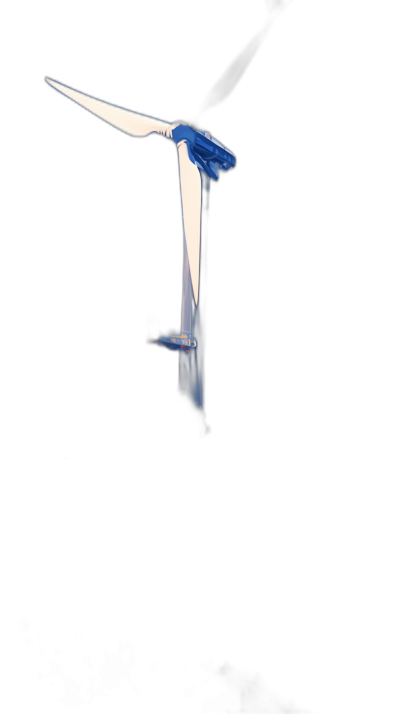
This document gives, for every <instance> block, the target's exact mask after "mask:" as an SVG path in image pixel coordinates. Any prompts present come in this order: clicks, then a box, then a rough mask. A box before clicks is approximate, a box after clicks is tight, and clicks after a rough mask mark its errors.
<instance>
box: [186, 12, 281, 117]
mask: <svg viewBox="0 0 400 714" xmlns="http://www.w3.org/2000/svg"><path fill="white" fill-rule="evenodd" d="M292 1H293V0H282V2H280V3H279V5H277V6H275V8H274V10H273V11H272V12H271V14H270V16H269V18H268V20H267V21H266V22H265V23H264V25H262V27H261V28H260V29H259V30H257V32H256V33H255V35H253V37H252V38H251V40H250V41H249V42H248V43H247V45H246V46H245V47H244V48H243V49H242V51H241V52H240V53H239V54H238V55H237V57H235V59H234V60H233V62H232V63H231V64H230V65H229V67H228V69H227V70H226V71H225V72H224V74H223V75H222V77H220V78H219V80H218V82H217V83H216V84H215V85H214V86H213V88H212V89H211V90H210V92H209V93H208V94H207V96H206V97H205V98H204V99H203V101H202V103H201V104H200V106H199V107H198V108H197V110H196V112H195V114H194V116H193V117H192V118H191V119H189V122H188V124H189V126H191V127H192V129H194V130H195V129H196V128H197V125H198V124H197V120H198V118H199V116H200V114H202V113H203V112H204V111H205V110H206V109H208V108H209V107H213V106H215V105H216V104H220V103H221V102H223V101H224V100H225V99H227V97H229V95H230V94H231V92H233V90H234V89H235V87H236V85H237V84H238V82H239V81H240V80H241V78H242V77H243V75H244V73H245V71H246V69H247V67H248V66H249V64H250V63H251V61H252V60H253V59H254V57H255V55H256V54H257V52H258V50H259V49H260V47H261V45H262V43H263V42H264V40H265V38H266V37H267V35H268V34H269V32H270V30H271V29H272V27H273V26H274V24H275V22H276V20H277V19H278V18H279V17H280V16H281V15H282V14H283V13H284V12H285V10H286V9H287V8H288V7H289V5H290V4H291V3H292Z"/></svg>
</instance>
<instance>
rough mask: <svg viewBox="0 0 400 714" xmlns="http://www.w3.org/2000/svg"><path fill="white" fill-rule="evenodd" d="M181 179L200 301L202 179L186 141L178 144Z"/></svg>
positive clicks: (195, 292) (193, 274)
mask: <svg viewBox="0 0 400 714" xmlns="http://www.w3.org/2000/svg"><path fill="white" fill-rule="evenodd" d="M178 157H179V177H180V182H181V196H182V214H183V228H184V231H185V239H186V248H187V253H188V258H189V268H190V277H191V279H192V286H193V297H194V301H195V303H196V305H197V303H198V301H199V277H200V232H201V177H200V171H199V170H198V168H197V166H196V165H195V164H193V163H192V162H191V160H190V158H189V154H188V147H187V143H186V141H182V142H180V143H179V144H178Z"/></svg>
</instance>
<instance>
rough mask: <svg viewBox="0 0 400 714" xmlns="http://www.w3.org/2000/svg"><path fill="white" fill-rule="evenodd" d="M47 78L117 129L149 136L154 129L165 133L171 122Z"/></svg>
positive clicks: (66, 94)
mask: <svg viewBox="0 0 400 714" xmlns="http://www.w3.org/2000/svg"><path fill="white" fill-rule="evenodd" d="M45 80H46V82H47V84H49V85H50V86H51V87H54V89H57V90H58V91H59V92H61V94H64V95H65V96H66V97H69V99H72V100H73V101H74V102H76V103H77V104H80V105H81V107H84V108H85V109H87V110H88V111H89V112H92V114H95V115H96V116H97V117H100V119H103V120H104V121H106V122H108V124H111V126H115V127H116V129H120V130H121V131H124V132H125V133H126V134H130V135H131V136H147V135H148V134H151V133H152V132H153V131H156V132H158V133H160V134H165V133H166V131H167V129H168V128H169V126H170V124H169V122H166V121H162V120H161V119H154V117H147V116H145V114H138V112H131V111H130V110H129V109H123V108H122V107H117V106H116V105H115V104H109V103H108V102H103V101H102V100H101V99H95V97H90V96H89V94H84V93H83V92H78V90H77V89H72V87H67V86H66V85H65V84H61V82H56V81H55V80H54V79H50V78H49V77H45Z"/></svg>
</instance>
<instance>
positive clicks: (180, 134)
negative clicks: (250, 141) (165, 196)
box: [172, 124, 236, 181]
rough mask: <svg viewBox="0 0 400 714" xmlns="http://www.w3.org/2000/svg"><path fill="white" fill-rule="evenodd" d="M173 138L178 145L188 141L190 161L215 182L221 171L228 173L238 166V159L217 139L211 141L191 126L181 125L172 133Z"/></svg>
mask: <svg viewBox="0 0 400 714" xmlns="http://www.w3.org/2000/svg"><path fill="white" fill-rule="evenodd" d="M172 138H173V140H174V141H175V143H176V144H178V143H179V142H180V141H183V140H185V141H187V142H188V153H189V158H190V160H191V161H192V162H193V163H197V164H198V165H199V166H200V168H201V169H203V171H205V172H206V173H207V174H208V176H209V177H210V178H212V179H214V180H215V181H218V173H217V171H218V170H219V169H222V170H223V171H228V169H230V168H233V166H235V164H236V159H235V157H234V155H233V154H231V153H230V151H228V150H227V149H225V147H224V146H221V144H220V143H219V142H217V141H216V140H215V139H212V138H210V139H209V138H208V137H207V136H206V135H205V134H203V133H202V132H201V131H196V130H195V129H192V127H191V126H187V125H186V124H179V125H178V126H177V127H175V129H174V130H173V131H172Z"/></svg>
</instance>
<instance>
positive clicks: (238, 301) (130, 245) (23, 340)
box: [12, 0, 352, 711]
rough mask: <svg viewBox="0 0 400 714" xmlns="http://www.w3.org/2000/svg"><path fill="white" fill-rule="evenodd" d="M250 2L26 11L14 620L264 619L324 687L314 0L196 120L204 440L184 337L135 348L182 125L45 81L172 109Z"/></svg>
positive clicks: (345, 432)
mask: <svg viewBox="0 0 400 714" xmlns="http://www.w3.org/2000/svg"><path fill="white" fill-rule="evenodd" d="M235 7H236V6H235ZM264 18H265V10H264V7H263V3H262V2H252V3H246V5H245V8H244V7H242V6H237V7H236V9H235V8H233V6H231V4H230V3H220V4H218V6H215V5H213V4H207V3H205V4H203V5H202V6H190V7H189V6H178V5H175V6H174V5H173V6H167V4H159V5H154V4H150V3H149V4H148V5H147V6H146V8H145V9H143V8H140V9H138V10H135V11H133V10H131V9H129V11H128V9H127V8H126V7H120V8H118V7H117V6H115V7H113V8H110V9H108V11H105V12H102V11H101V10H99V9H97V10H96V11H95V12H94V11H93V12H92V11H82V10H80V9H71V8H69V7H65V8H64V9H62V10H53V11H52V12H51V13H49V14H45V13H43V14H42V15H41V16H40V18H39V19H38V18H37V17H35V19H34V22H33V28H34V30H35V32H34V33H33V35H34V39H33V37H32V38H31V41H30V43H28V44H27V45H26V47H25V48H24V50H23V52H24V53H25V54H26V60H27V61H26V63H25V66H26V70H25V75H24V82H25V87H24V89H23V83H22V82H21V84H20V101H21V105H23V107H24V112H25V114H24V115H23V116H26V117H28V116H29V121H30V124H29V127H30V131H29V132H28V134H29V136H27V132H26V127H25V131H24V133H23V138H24V139H25V140H26V141H25V143H24V145H26V149H24V160H25V166H27V170H26V171H25V173H24V178H23V186H22V192H23V195H24V202H23V204H21V202H19V205H20V206H21V205H23V208H20V209H19V211H18V214H17V215H16V229H15V234H16V241H15V245H16V252H17V254H18V271H17V276H16V277H17V279H16V281H15V298H14V303H13V304H14V307H15V309H16V311H17V313H18V316H19V317H18V334H17V340H16V341H15V344H16V345H18V349H16V359H15V370H16V374H17V376H16V378H15V380H14V383H15V400H14V406H13V411H12V419H13V424H14V425H15V430H14V433H15V434H16V435H17V444H16V448H15V462H16V468H17V470H18V474H19V475H18V478H17V489H16V490H17V492H18V496H17V505H18V515H19V518H18V527H17V528H16V542H18V544H19V545H20V553H21V558H20V560H18V564H17V568H18V572H19V578H20V580H19V581H18V583H19V582H20V583H21V584H20V586H19V595H20V603H21V604H20V619H19V621H18V622H25V623H28V625H25V628H27V629H28V630H29V627H30V628H31V630H32V631H33V630H35V627H36V630H35V631H40V632H42V633H43V632H47V636H48V637H50V639H51V638H52V639H51V642H53V643H54V642H55V641H56V640H57V637H58V640H59V645H58V646H59V651H60V652H61V651H64V652H66V651H68V652H69V651H70V650H69V649H68V648H69V647H73V645H71V644H67V642H68V643H70V639H71V638H72V634H71V633H72V632H73V631H75V630H76V631H77V632H82V631H83V630H85V631H87V630H90V632H91V633H92V636H93V637H94V639H93V642H95V643H96V642H97V645H96V644H93V645H92V654H93V652H95V651H96V652H97V651H100V650H101V647H106V645H104V642H105V640H106V639H107V637H108V636H109V633H110V632H111V631H113V632H114V631H118V632H123V631H125V629H126V626H128V625H129V627H130V628H131V632H132V631H134V632H135V637H134V641H135V643H136V644H135V646H134V647H136V648H137V649H136V650H135V658H136V659H137V658H139V659H142V660H143V661H145V660H146V657H149V656H150V655H149V652H151V653H153V654H154V652H153V650H154V648H155V649H157V648H158V647H160V648H161V649H163V648H164V649H165V648H166V649H167V650H168V648H169V647H172V645H171V644H170V643H171V642H173V643H174V646H175V643H176V641H178V640H179V642H181V639H182V638H183V640H185V637H186V635H187V632H188V630H189V631H190V632H191V631H192V630H191V628H193V633H194V634H193V637H192V639H190V638H189V639H190V643H191V644H190V647H192V648H193V647H194V648H196V646H197V645H196V644H195V645H193V642H195V643H197V642H201V647H203V649H204V650H207V651H208V649H212V647H214V645H213V646H211V645H210V643H211V642H212V641H213V637H214V635H215V630H216V629H217V630H218V633H219V634H218V637H219V638H220V640H221V641H222V642H225V639H224V638H225V634H223V633H225V632H229V637H230V640H229V642H230V645H229V646H232V647H233V646H236V647H238V648H239V650H240V651H242V650H241V645H239V644H238V642H239V641H240V642H242V639H243V642H246V643H247V644H246V645H243V648H244V649H245V650H246V652H247V653H248V652H249V651H250V650H251V649H252V645H250V644H249V643H250V642H253V639H254V633H255V632H256V633H257V635H256V639H257V641H260V640H262V642H263V643H264V645H265V648H266V650H263V653H264V654H263V656H264V659H265V657H266V659H267V660H268V661H269V662H270V665H271V667H272V670H273V671H274V675H273V676H274V677H275V679H276V681H278V680H279V682H281V683H282V681H284V682H291V683H292V684H291V686H292V687H294V688H295V690H296V691H297V693H298V692H300V693H301V696H303V700H305V701H306V702H308V703H309V704H310V706H312V705H313V706H317V704H316V703H315V702H317V703H318V706H320V707H322V708H321V711H323V706H324V707H325V708H328V706H329V703H330V701H331V699H332V697H333V694H332V688H334V686H335V685H334V682H337V680H338V679H339V680H340V679H341V677H342V676H343V672H342V671H338V667H339V666H338V665H336V664H335V661H336V660H335V657H336V654H335V655H334V654H333V652H336V644H335V645H333V644H332V638H333V632H334V631H335V628H336V625H337V622H338V621H339V620H340V614H339V612H340V607H341V598H342V595H341V593H342V589H343V582H344V575H343V572H342V567H343V566H342V565H341V564H340V561H341V556H340V550H339V543H340V538H339V537H338V535H337V533H338V530H337V523H338V519H339V520H340V519H341V520H343V519H344V518H345V514H344V513H343V507H342V503H343V500H345V499H344V493H345V491H346V489H345V485H344V479H345V476H344V471H343V466H344V464H345V456H344V454H345V448H346V444H347V442H348V441H349V440H351V438H352V432H351V425H350V426H348V422H347V421H346V420H345V419H344V414H346V416H347V418H348V415H349V413H351V410H352V402H351V399H352V397H351V394H349V391H348V389H347V387H348V382H349V374H348V370H349V367H348V334H349V332H350V322H351V320H350V319H349V316H348V314H347V310H348V308H347V305H348V300H347V297H348V295H349V291H350V287H349V275H350V271H351V256H350V255H349V250H348V247H347V245H345V241H344V237H343V233H342V232H341V231H340V228H338V217H337V205H336V198H335V195H336V194H335V192H334V189H335V178H336V177H335V174H334V172H333V171H332V170H331V168H330V167H331V166H332V160H333V157H334V153H335V140H334V127H333V126H332V123H333V119H332V94H333V90H334V86H333V85H334V80H333V79H332V75H331V73H330V70H329V66H330V64H329V58H328V56H327V54H328V53H327V52H325V53H324V46H325V41H326V33H327V27H328V25H329V22H330V17H329V12H328V13H325V15H324V16H322V14H321V12H318V10H316V9H315V7H313V6H312V5H311V4H310V3H307V2H303V3H301V2H297V1H296V0H295V2H293V4H292V6H291V7H290V8H289V9H288V11H287V13H286V14H285V16H284V17H283V18H282V19H281V20H280V21H279V22H278V23H277V25H276V27H275V28H274V30H273V32H272V33H271V35H270V36H269V37H268V38H267V40H266V41H265V43H264V45H263V47H262V48H261V50H260V51H259V53H258V54H257V56H256V58H255V59H254V61H253V62H252V64H251V66H250V67H249V69H248V70H247V72H246V74H245V75H244V77H243V79H242V80H241V82H240V83H239V85H238V86H237V88H236V90H235V91H234V92H233V93H232V95H231V96H230V97H229V98H228V99H227V100H226V101H225V102H224V103H223V104H221V105H220V106H218V107H216V108H214V109H212V110H210V111H209V112H208V113H207V114H206V115H205V116H204V123H203V121H202V122H200V127H201V128H204V129H206V130H208V131H210V132H211V134H212V135H213V136H214V137H215V138H216V139H217V140H219V141H221V143H223V144H224V145H226V146H227V147H228V148H229V149H230V150H231V151H233V152H234V154H235V155H236V157H237V161H238V164H237V168H236V169H235V171H232V172H231V173H230V174H229V175H221V178H220V181H219V183H218V184H212V188H211V220H210V239H209V255H208V335H207V345H208V347H207V349H208V352H207V371H206V389H207V392H206V409H207V418H208V422H209V423H210V424H211V427H212V434H211V436H208V437H206V438H205V439H204V440H202V441H199V439H198V433H199V425H198V422H197V420H196V415H195V414H194V413H193V412H192V411H191V409H190V407H189V406H188V404H187V403H186V402H185V401H184V400H182V399H181V398H180V397H179V396H178V395H177V393H176V377H177V369H176V357H175V355H173V354H169V353H167V352H166V351H165V350H159V351H157V350H153V351H152V350H151V348H146V346H145V339H146V329H147V328H146V317H147V316H148V315H149V314H157V315H158V316H159V319H160V324H161V327H162V328H163V329H170V328H172V329H179V327H180V300H181V293H180V291H181V279H182V226H181V207H180V194H179V176H178V161H177V155H176V149H175V147H174V145H173V144H172V143H171V142H168V141H165V140H163V139H162V138H161V137H159V136H155V135H153V136H149V137H146V138H143V139H134V138H131V137H129V136H126V135H124V134H123V133H122V132H119V131H118V130H116V129H114V128H113V127H111V126H108V125H107V124H106V123H105V122H103V121H101V120H99V119H97V118H96V117H94V116H93V115H91V114H90V113H89V112H86V111H85V110H84V109H82V108H81V107H79V106H78V105H76V104H75V103H74V102H72V101H70V100H68V99H67V98H66V97H64V96H62V95H61V94H59V93H58V92H56V91H54V89H53V88H51V87H50V86H49V85H48V84H47V83H46V82H45V81H44V77H45V76H46V77H49V78H50V79H53V80H55V81H58V82H60V83H62V84H66V85H68V86H70V87H72V88H74V89H76V90H78V91H80V92H83V93H87V94H89V95H91V96H94V97H97V98H99V99H101V100H104V101H106V102H109V103H111V104H116V105H119V106H123V107H126V108H128V109H132V110H133V111H137V112H139V113H142V114H145V115H149V116H154V117H157V118H160V119H162V120H164V121H167V122H173V121H176V120H178V119H182V120H187V119H188V118H189V116H190V114H191V113H192V112H193V111H194V110H195V108H196V107H197V105H198V104H199V103H200V101H201V99H202V98H203V97H204V96H205V95H206V94H207V92H208V91H209V89H210V88H211V87H212V86H213V84H214V83H215V82H216V81H217V79H218V78H219V77H220V75H221V74H222V72H223V71H224V69H225V68H226V67H227V66H228V65H229V63H230V62H231V61H232V60H233V58H234V57H235V56H236V55H237V54H238V52H239V51H240V50H241V49H242V47H243V46H244V44H245V43H246V42H247V41H248V40H249V39H250V37H251V36H252V35H253V34H254V32H255V31H256V30H257V28H258V27H259V26H260V24H261V23H262V22H263V21H264ZM21 141H22V134H21ZM345 394H346V396H344V395H345ZM339 514H340V515H339ZM211 622H212V623H213V625H211V624H210V623H211ZM216 622H217V623H218V626H216ZM29 623H30V624H29ZM38 623H40V624H38ZM127 623H128V625H127ZM188 623H189V625H188ZM18 626H19V625H18ZM85 628H86V629H85ZM218 628H219V629H218ZM23 629H24V628H23V626H22V625H21V630H20V632H22V631H23ZM49 633H50V634H49ZM57 633H58V634H57ZM66 633H67V634H66ZM93 633H94V634H93ZM99 633H101V634H99ZM106 633H108V634H106ZM177 633H179V636H178V634H177ZM205 633H206V634H205ZM213 633H214V634H213ZM252 633H253V634H252ZM21 636H22V635H21ZM215 637H217V635H215ZM68 638H70V639H68ZM179 638H181V639H179ZM241 638H242V639H241ZM246 638H247V639H246ZM220 640H219V641H220ZM49 641H50V640H49ZM107 641H108V640H107ZM138 641H139V642H140V644H137V643H138ZM71 642H72V639H71ZM99 642H100V644H99ZM185 642H186V640H185ZM266 642H268V645H267V644H265V643H266ZM60 643H61V644H60ZM165 643H169V644H167V645H166V644H165ZM232 643H233V644H232ZM264 645H263V647H264ZM49 646H50V645H49ZM52 646H55V645H52ZM107 646H108V645H107ZM182 646H183V645H182ZM199 647H200V645H199ZM96 648H97V649H96ZM99 648H100V650H99ZM109 648H111V649H112V645H109ZM267 650H268V656H266V655H265V651H267ZM27 651H28V650H27ZM71 651H72V650H71ZM202 651H203V650H202ZM143 653H147V654H146V655H145V654H143ZM271 653H272V654H271ZM153 654H152V655H151V656H153ZM26 656H27V659H28V660H29V657H31V660H32V659H34V655H33V654H32V653H31V654H30V655H26ZM43 656H44V657H45V655H43ZM49 657H50V659H51V655H49ZM93 657H94V655H93ZM334 660H335V661H334ZM135 661H136V660H135ZM146 661H147V660H146ZM271 662H273V666H272V664H271ZM66 666H67V665H66ZM67 669H68V667H67ZM272 670H271V671H272ZM339 670H340V667H339ZM68 671H69V670H68ZM283 671H284V672H285V674H284V675H283V674H282V672H283ZM76 676H77V677H78V675H76ZM21 677H22V675H21ZM71 677H72V675H71ZM49 678H50V679H51V676H50V675H49ZM50 679H49V681H50ZM72 679H73V677H72ZM71 681H72V680H71ZM293 682H294V683H295V684H293ZM63 686H64V685H63ZM65 686H66V688H68V687H67V685H65ZM71 686H72V684H71ZM286 686H288V687H289V684H287V685H286ZM99 687H100V684H99ZM289 688H290V687H289ZM296 688H297V689H296ZM41 691H42V690H41ZM66 696H67V695H66ZM299 696H300V695H299ZM300 698H301V697H300ZM310 702H311V703H310ZM321 703H323V705H322V704H321Z"/></svg>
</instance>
